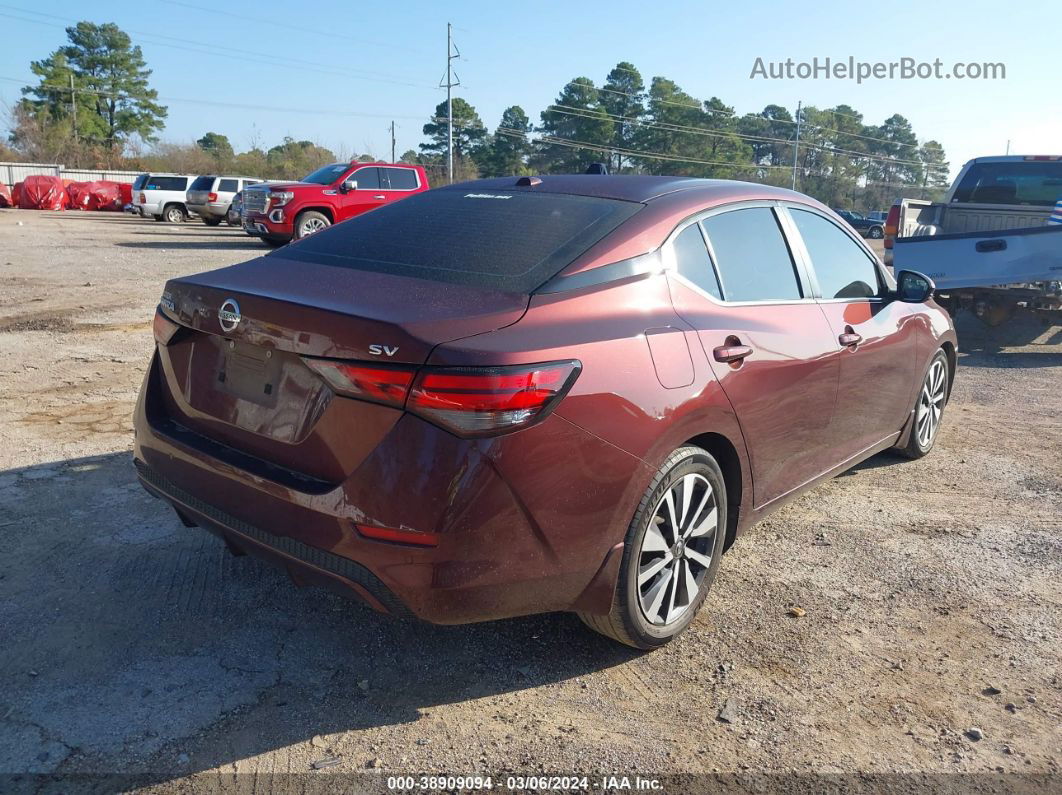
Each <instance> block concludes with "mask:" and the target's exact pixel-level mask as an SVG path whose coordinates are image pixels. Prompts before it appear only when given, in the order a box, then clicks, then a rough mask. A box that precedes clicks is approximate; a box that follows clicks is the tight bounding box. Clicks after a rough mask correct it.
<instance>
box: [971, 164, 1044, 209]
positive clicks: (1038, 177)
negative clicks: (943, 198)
mask: <svg viewBox="0 0 1062 795" xmlns="http://www.w3.org/2000/svg"><path fill="white" fill-rule="evenodd" d="M1059 199H1062V161H1057V160H1055V161H1043V160H1041V161H1023V160H1016V161H1012V162H1009V163H974V164H973V165H972V166H970V170H969V171H967V172H966V175H965V176H964V177H963V178H962V182H960V183H959V186H958V187H957V188H956V189H955V195H954V196H953V197H952V201H953V202H969V203H972V204H1025V205H1033V206H1038V207H1054V205H1055V202H1057V201H1058V200H1059Z"/></svg>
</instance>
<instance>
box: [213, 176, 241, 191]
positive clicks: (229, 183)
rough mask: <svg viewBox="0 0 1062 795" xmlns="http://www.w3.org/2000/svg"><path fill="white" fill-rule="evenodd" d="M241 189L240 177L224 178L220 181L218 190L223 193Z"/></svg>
mask: <svg viewBox="0 0 1062 795" xmlns="http://www.w3.org/2000/svg"><path fill="white" fill-rule="evenodd" d="M239 189H240V181H239V180H238V179H223V180H221V181H220V182H219V183H218V190H219V191H221V192H222V193H235V192H236V191H238V190H239Z"/></svg>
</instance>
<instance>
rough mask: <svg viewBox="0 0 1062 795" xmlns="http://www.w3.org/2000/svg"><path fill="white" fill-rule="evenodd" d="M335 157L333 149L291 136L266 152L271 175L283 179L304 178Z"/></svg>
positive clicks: (332, 160) (333, 160)
mask: <svg viewBox="0 0 1062 795" xmlns="http://www.w3.org/2000/svg"><path fill="white" fill-rule="evenodd" d="M335 159H336V156H335V155H334V154H333V153H332V151H331V150H329V149H326V148H325V147H323V146H318V145H317V144H315V143H313V141H296V140H295V139H294V138H290V137H288V138H285V139H284V140H283V141H282V142H281V143H280V144H278V145H277V146H274V147H273V148H272V149H270V150H269V151H268V152H266V163H267V166H268V174H269V177H279V178H281V179H302V178H303V177H305V176H306V175H307V174H309V173H310V172H311V171H313V170H315V169H317V168H320V167H321V166H323V165H325V164H327V163H333V162H335Z"/></svg>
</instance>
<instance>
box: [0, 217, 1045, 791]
mask: <svg viewBox="0 0 1062 795" xmlns="http://www.w3.org/2000/svg"><path fill="white" fill-rule="evenodd" d="M264 251H265V249H264V248H263V247H261V246H260V245H259V244H257V243H256V242H255V241H253V240H251V239H250V238H248V237H246V236H244V235H243V233H242V232H240V231H239V230H232V229H227V228H220V229H208V228H206V227H205V226H202V225H196V224H191V223H189V224H185V225H182V226H180V227H170V226H165V225H162V224H158V223H154V222H151V221H141V220H139V219H134V218H131V217H124V216H119V215H105V214H87V213H86V214H79V213H34V212H29V211H13V210H4V211H0V543H2V549H3V553H4V554H3V558H2V563H0V773H13V772H43V773H49V772H57V773H62V774H71V775H76V774H81V773H109V772H115V771H118V772H123V773H129V774H136V775H138V776H139V778H137V779H134V780H135V781H137V782H139V783H142V784H149V785H154V786H155V787H157V788H158V789H160V790H167V791H168V790H177V789H180V788H185V787H187V786H188V785H189V784H191V785H193V786H198V787H199V788H212V787H214V786H218V785H226V784H228V785H231V784H233V783H235V782H237V781H240V782H244V783H246V785H247V788H248V789H251V788H258V789H263V788H266V789H268V788H275V789H279V788H280V786H279V785H277V783H276V781H274V780H273V779H271V778H269V777H270V776H272V775H274V774H282V773H304V774H305V776H306V777H317V780H320V779H322V778H323V777H326V776H331V775H334V774H335V773H337V772H354V771H358V772H361V773H362V774H363V776H362V777H361V778H360V779H358V781H359V782H361V783H362V785H364V786H368V787H370V788H379V789H382V788H383V787H384V781H385V778H386V775H387V774H388V773H394V772H400V773H414V772H428V773H467V774H471V773H474V772H479V773H483V774H493V775H495V776H499V775H502V774H504V773H506V772H510V771H517V772H521V773H537V772H547V773H566V772H574V771H587V772H591V771H597V772H611V773H626V774H631V775H633V774H635V773H640V774H642V775H648V774H656V775H661V774H671V773H712V772H716V771H722V772H724V773H730V772H737V773H740V772H742V771H745V772H747V773H783V774H784V773H791V772H797V773H805V774H806V773H818V774H851V773H855V772H864V773H875V774H888V775H892V774H895V773H905V774H920V775H922V776H924V775H933V774H955V773H971V774H979V775H977V776H971V777H969V778H960V777H957V776H951V777H949V778H941V779H926V778H920V777H919V776H915V775H911V776H908V777H896V778H894V779H888V778H881V779H877V781H879V782H884V781H891V782H893V783H898V784H900V785H901V788H910V789H916V788H918V787H919V786H924V785H925V783H926V782H927V781H937V782H938V783H939V782H945V781H950V782H956V781H962V782H963V786H964V787H970V788H974V789H979V788H987V787H988V786H991V785H992V782H993V777H992V776H991V775H985V774H993V773H996V772H1003V773H1006V774H1011V773H1023V774H1040V775H1047V776H1056V775H1057V774H1058V773H1059V763H1060V761H1062V751H1060V749H1062V728H1060V727H1062V680H1060V678H1059V677H1060V671H1059V661H1060V658H1062V576H1060V575H1062V455H1060V452H1059V451H1060V450H1062V424H1060V422H1059V412H1060V410H1062V398H1060V395H1062V328H1059V327H1053V328H1051V327H1044V326H1041V325H1039V324H1038V323H1037V322H1035V321H1033V320H1031V319H1029V318H1022V319H1019V320H1018V321H1016V322H1014V323H1013V324H1011V325H1010V326H1008V327H1006V328H1005V329H997V330H995V331H992V332H986V331H985V330H984V329H983V328H981V327H980V326H979V324H977V322H976V321H973V320H972V319H971V318H969V317H968V316H967V317H960V322H959V334H960V345H961V347H962V349H963V350H962V352H961V355H960V367H959V375H958V379H957V382H956V386H955V392H954V398H953V400H952V403H951V405H950V406H949V408H948V411H947V413H946V415H945V424H944V427H943V431H942V436H941V438H940V439H939V442H938V447H937V449H936V450H935V451H934V452H933V454H932V455H930V456H929V457H928V458H926V459H923V460H922V461H919V462H906V461H902V460H900V459H897V458H895V457H892V456H890V455H880V456H877V457H875V458H873V459H871V460H870V461H868V462H866V463H865V464H863V465H862V466H859V467H857V468H856V469H854V470H852V471H850V472H848V473H846V474H845V475H844V476H842V477H839V478H837V479H836V480H834V481H832V482H830V483H828V484H826V485H824V486H822V487H820V488H819V489H817V490H816V491H815V492H813V493H812V494H810V495H807V496H805V497H804V498H802V499H801V500H799V501H798V502H796V503H795V504H794V505H792V506H790V507H788V508H787V509H785V510H784V511H782V512H781V513H779V514H777V515H776V516H775V517H773V518H772V519H770V520H769V521H768V522H765V523H763V524H761V525H759V526H758V527H756V528H754V529H753V530H752V531H751V532H750V533H749V534H747V535H746V536H744V537H743V538H742V539H740V540H739V541H738V543H737V544H736V545H735V546H734V548H733V549H732V550H731V552H730V554H728V555H727V556H726V558H725V559H724V560H723V563H722V568H721V571H720V575H719V580H718V582H717V584H716V587H715V589H714V590H713V592H712V593H711V594H710V595H709V598H708V601H707V603H706V606H705V609H704V610H703V611H702V613H701V615H700V616H699V617H698V619H697V620H696V621H695V622H694V624H693V626H692V628H691V630H690V631H689V632H688V633H686V635H685V636H684V637H683V638H682V639H681V640H680V641H679V642H676V643H674V644H672V645H671V646H670V647H668V648H666V649H664V650H661V651H658V652H655V653H652V654H640V653H635V652H633V651H630V650H626V649H624V648H621V647H619V646H616V645H614V644H612V643H610V642H608V641H606V640H603V639H601V638H598V637H596V636H594V635H591V634H589V633H588V632H586V631H584V629H583V628H582V626H581V625H580V624H579V622H578V621H577V620H576V619H575V618H574V617H572V616H567V615H547V616H537V617H532V618H526V619H520V620H514V621H504V622H497V623H492V624H484V625H478V626H468V627H450V628H436V627H431V626H425V625H418V624H407V623H399V622H396V621H392V620H389V619H386V618H382V617H380V616H377V615H375V614H373V613H372V612H370V611H369V610H367V609H365V608H362V607H361V606H359V605H357V604H353V603H350V602H346V601H343V600H341V599H340V598H338V597H335V596H332V595H330V594H328V593H326V592H322V591H314V590H297V589H295V588H294V587H293V586H292V585H291V584H290V583H289V582H288V581H287V579H286V577H285V576H284V575H283V574H282V573H279V572H277V571H275V570H273V569H270V568H268V567H266V566H265V565H264V564H262V563H259V562H257V561H255V560H252V559H250V558H232V557H230V556H229V555H228V553H227V552H226V551H225V550H224V548H223V546H222V544H221V543H220V542H219V541H217V540H216V539H214V538H213V537H212V536H210V535H208V534H207V533H205V532H203V531H201V530H188V529H185V528H183V527H182V526H181V525H180V524H179V522H178V521H177V519H176V517H175V516H174V515H173V513H172V512H171V511H168V510H166V509H164V507H163V505H162V504H161V503H159V502H157V501H155V500H153V499H152V498H150V497H149V496H147V494H145V493H144V492H143V491H141V489H140V488H139V487H138V486H137V485H136V483H135V480H134V477H133V472H132V466H131V461H130V419H129V418H130V414H131V412H132V407H133V401H134V399H135V396H136V392H137V390H138V388H139V386H140V381H141V377H142V375H143V372H144V367H145V365H146V364H147V361H148V356H149V353H150V350H151V346H152V340H151V328H150V319H151V316H152V310H153V307H154V305H155V303H156V301H157V299H158V296H159V294H160V292H161V287H162V284H163V282H164V280H165V279H166V278H167V277H170V276H174V275H178V274H183V273H187V272H191V271H198V270H205V269H209V268H213V267H217V266H220V265H225V264H230V263H233V262H237V261H240V260H242V259H246V258H249V257H252V256H255V255H257V254H260V253H263V252H264ZM794 605H797V606H800V607H802V608H803V609H804V610H806V615H805V616H804V617H802V618H794V617H792V616H790V615H789V612H788V611H789V608H790V607H791V606H794ZM975 728H976V729H977V730H979V732H980V735H981V737H982V738H981V739H979V740H976V739H973V737H976V736H977V734H978V732H970V730H971V729H975ZM329 759H336V760H338V761H337V762H336V764H335V765H334V766H331V767H327V768H325V769H322V770H313V769H312V768H311V765H312V763H314V762H315V761H320V760H329ZM237 774H254V776H255V777H254V778H241V779H237V778H236V775H237ZM188 777H191V779H192V780H191V781H189V780H188ZM326 780H328V781H334V780H335V779H326ZM312 781H313V779H311V778H303V779H301V780H300V782H299V783H300V786H311V785H312V784H311V782H312ZM774 781H776V782H777V781H781V779H775V780H774ZM1018 781H1022V782H1024V783H1025V784H1028V785H1030V786H1033V785H1035V787H1036V788H1041V787H1042V788H1043V789H1044V790H1045V791H1046V790H1047V789H1048V788H1050V786H1051V784H1052V783H1053V784H1055V785H1057V783H1058V782H1057V780H1056V781H1054V782H1050V781H1049V780H1048V779H1039V778H1022V779H1019V778H1018V777H1008V778H1007V779H1006V782H1007V783H1008V784H1010V785H1014V784H1015V782H1018ZM996 783H997V784H998V781H997V782H996ZM676 791H677V790H676Z"/></svg>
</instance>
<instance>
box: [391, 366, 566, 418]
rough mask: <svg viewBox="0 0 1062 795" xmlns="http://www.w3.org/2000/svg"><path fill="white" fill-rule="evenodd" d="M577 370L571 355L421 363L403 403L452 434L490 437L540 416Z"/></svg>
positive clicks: (542, 415)
mask: <svg viewBox="0 0 1062 795" xmlns="http://www.w3.org/2000/svg"><path fill="white" fill-rule="evenodd" d="M580 369H581V365H580V364H579V362H577V361H574V360H573V361H566V362H549V363H546V364H534V365H519V366H516V367H496V368H495V367H492V368H486V367H468V368H465V367H455V368H427V369H425V370H423V371H422V372H421V373H420V374H419V375H418V376H417V379H416V381H415V383H414V384H413V389H412V391H411V392H410V394H409V400H408V402H407V404H406V408H407V409H409V411H411V412H413V413H414V414H419V415H420V416H422V417H424V418H425V419H427V420H429V421H431V422H434V423H435V424H437V425H441V426H442V427H444V428H446V429H447V430H449V431H451V432H453V433H455V434H457V435H458V436H493V435H496V434H499V433H505V432H507V431H514V430H518V429H519V428H523V427H526V426H528V425H531V424H532V423H534V422H537V421H538V420H541V419H543V418H544V417H545V416H546V415H547V414H548V413H549V412H550V410H551V409H552V408H553V407H554V406H556V404H557V403H558V402H559V401H560V399H561V398H562V397H564V395H565V394H567V392H568V390H569V389H571V386H572V384H574V383H575V379H576V378H578V377H579V371H580Z"/></svg>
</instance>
